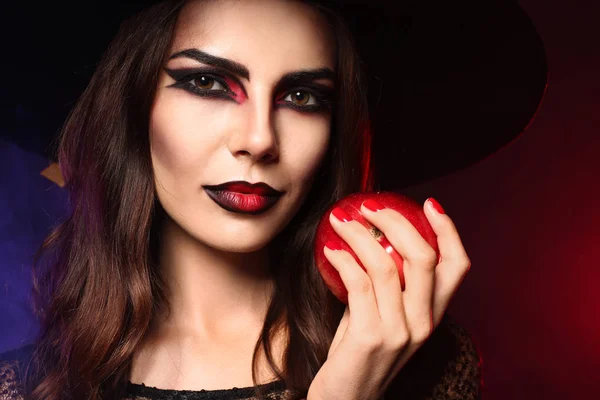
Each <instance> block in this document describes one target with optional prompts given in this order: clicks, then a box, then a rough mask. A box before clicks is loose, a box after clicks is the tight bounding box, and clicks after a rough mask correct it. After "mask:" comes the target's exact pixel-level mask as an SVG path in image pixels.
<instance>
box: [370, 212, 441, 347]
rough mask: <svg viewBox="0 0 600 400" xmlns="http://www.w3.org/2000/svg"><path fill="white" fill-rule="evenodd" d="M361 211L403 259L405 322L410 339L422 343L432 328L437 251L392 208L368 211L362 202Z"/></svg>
mask: <svg viewBox="0 0 600 400" xmlns="http://www.w3.org/2000/svg"><path fill="white" fill-rule="evenodd" d="M361 213H362V214H363V215H364V216H365V218H366V219H367V220H368V221H369V222H371V223H373V225H375V226H377V228H378V229H379V230H381V231H382V232H383V234H384V235H385V237H386V238H387V240H388V241H389V242H390V244H391V245H392V246H393V247H394V248H395V249H396V251H398V252H399V253H400V255H401V256H402V258H403V259H404V266H403V270H404V276H405V279H406V289H405V290H404V294H403V301H404V312H405V321H406V326H407V328H408V332H409V335H410V340H411V342H417V343H422V342H423V341H425V340H426V339H427V338H428V337H429V336H430V335H431V332H432V331H433V321H432V313H431V308H432V303H433V290H434V280H435V274H434V268H435V265H436V263H437V254H436V252H435V250H434V249H433V248H432V247H431V246H430V245H429V243H427V241H426V240H425V239H424V238H423V237H422V236H421V234H420V233H419V231H418V230H417V229H416V228H415V227H414V225H413V224H412V223H411V222H410V221H409V220H408V219H406V217H404V216H403V215H402V214H400V213H399V212H397V211H395V210H393V209H391V208H383V209H381V210H379V211H371V210H369V209H368V208H366V207H365V206H364V205H363V206H362V207H361Z"/></svg>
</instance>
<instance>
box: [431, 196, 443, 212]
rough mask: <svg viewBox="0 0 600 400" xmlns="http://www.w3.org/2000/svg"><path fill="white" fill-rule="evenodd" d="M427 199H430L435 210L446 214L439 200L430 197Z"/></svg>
mask: <svg viewBox="0 0 600 400" xmlns="http://www.w3.org/2000/svg"><path fill="white" fill-rule="evenodd" d="M427 201H429V204H431V206H432V207H433V208H434V210H435V211H437V212H439V213H440V214H446V212H445V211H444V209H443V208H442V206H441V205H440V203H438V202H437V200H436V199H434V198H433V197H430V198H428V199H427Z"/></svg>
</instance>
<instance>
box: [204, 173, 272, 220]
mask: <svg viewBox="0 0 600 400" xmlns="http://www.w3.org/2000/svg"><path fill="white" fill-rule="evenodd" d="M203 187H204V190H205V191H206V193H207V194H208V196H209V197H210V198H211V199H212V200H213V201H214V202H215V203H217V204H218V205H219V206H220V207H221V208H223V209H225V210H227V211H231V212H235V213H241V214H252V215H256V214H260V213H263V212H265V211H267V210H268V209H269V208H271V207H272V206H274V205H275V203H277V201H278V200H279V198H280V197H281V195H282V194H283V192H280V191H278V190H275V189H273V188H272V187H271V186H269V185H267V184H266V183H264V182H258V183H249V182H246V181H231V182H225V183H222V184H220V185H204V186H203Z"/></svg>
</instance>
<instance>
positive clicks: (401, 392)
mask: <svg viewBox="0 0 600 400" xmlns="http://www.w3.org/2000/svg"><path fill="white" fill-rule="evenodd" d="M482 388H483V377H482V358H481V356H480V353H479V351H478V349H477V347H476V345H475V343H474V342H473V340H472V338H471V336H470V335H469V333H468V332H467V331H466V330H465V329H464V328H462V327H461V326H460V325H458V324H457V323H456V322H455V321H454V320H452V319H451V318H450V317H449V316H448V315H446V316H444V319H443V320H442V323H440V325H439V326H438V328H437V329H436V330H435V331H434V332H433V334H432V335H431V337H430V338H429V339H428V341H427V342H425V344H424V345H423V346H422V347H421V348H420V349H419V350H418V351H417V353H415V355H414V356H413V358H411V360H410V361H409V362H408V363H407V364H406V365H405V366H404V368H403V369H402V370H401V371H400V373H399V374H398V375H397V377H396V379H395V380H394V382H393V383H392V384H391V385H390V387H389V388H388V390H387V391H386V393H385V396H384V399H385V400H396V399H398V400H400V399H411V400H412V399H415V400H417V399H418V400H481V399H482V398H483V397H482Z"/></svg>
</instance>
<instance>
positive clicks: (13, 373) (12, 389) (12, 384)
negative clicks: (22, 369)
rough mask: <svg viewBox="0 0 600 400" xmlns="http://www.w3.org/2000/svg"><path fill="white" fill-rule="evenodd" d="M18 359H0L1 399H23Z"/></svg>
mask: <svg viewBox="0 0 600 400" xmlns="http://www.w3.org/2000/svg"><path fill="white" fill-rule="evenodd" d="M17 370H18V362H17V361H0V400H23V396H22V393H21V390H20V386H21V385H20V383H19V379H18V375H17Z"/></svg>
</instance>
